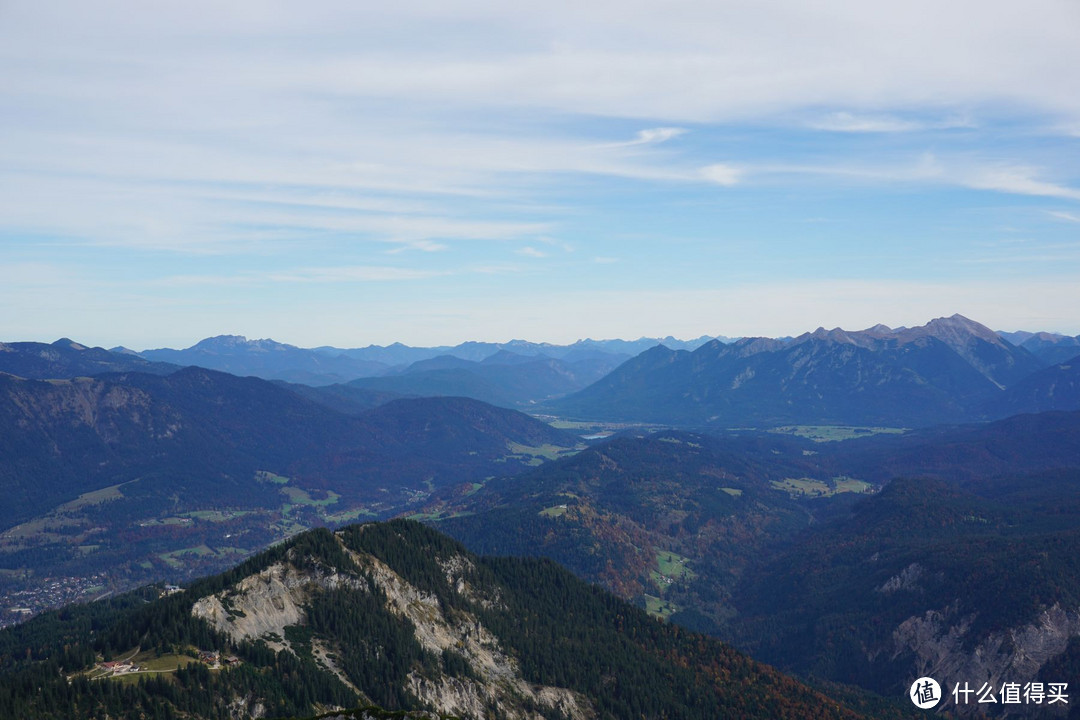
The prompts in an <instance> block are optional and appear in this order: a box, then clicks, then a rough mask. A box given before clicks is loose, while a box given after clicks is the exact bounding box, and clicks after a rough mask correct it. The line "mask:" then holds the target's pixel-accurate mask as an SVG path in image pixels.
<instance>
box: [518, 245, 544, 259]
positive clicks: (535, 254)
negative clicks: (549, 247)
mask: <svg viewBox="0 0 1080 720" xmlns="http://www.w3.org/2000/svg"><path fill="white" fill-rule="evenodd" d="M517 252H518V255H524V256H526V257H531V258H546V257H547V253H546V252H544V251H543V250H537V249H536V248H534V247H532V246H528V245H527V246H525V247H523V248H521V249H520V250H518V251H517Z"/></svg>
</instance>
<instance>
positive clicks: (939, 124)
mask: <svg viewBox="0 0 1080 720" xmlns="http://www.w3.org/2000/svg"><path fill="white" fill-rule="evenodd" d="M808 127H810V128H812V129H814V130H826V131H829V132H841V133H903V132H917V131H920V130H946V129H951V128H972V127H975V124H974V123H973V122H972V121H971V119H970V118H967V117H964V116H960V115H954V116H950V117H948V118H945V119H942V120H913V119H910V118H903V117H898V116H895V115H874V114H859V113H851V112H834V113H829V114H827V115H824V116H822V117H819V118H816V119H814V120H811V121H810V122H809V123H808Z"/></svg>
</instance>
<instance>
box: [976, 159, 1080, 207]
mask: <svg viewBox="0 0 1080 720" xmlns="http://www.w3.org/2000/svg"><path fill="white" fill-rule="evenodd" d="M1038 174H1039V173H1038V171H1037V170H1035V169H1033V168H1027V167H1019V166H1015V167H1012V166H1006V167H984V168H979V169H976V170H974V171H972V172H971V173H970V174H967V175H966V176H965V177H964V178H963V183H964V184H965V185H967V186H968V187H972V188H976V189H979V190H994V191H997V192H1005V193H1013V194H1017V195H1038V196H1042V197H1053V198H1065V199H1068V200H1080V189H1076V188H1072V187H1068V186H1066V185H1059V184H1057V183H1053V182H1048V181H1046V180H1040V179H1039V178H1038V177H1037V176H1038Z"/></svg>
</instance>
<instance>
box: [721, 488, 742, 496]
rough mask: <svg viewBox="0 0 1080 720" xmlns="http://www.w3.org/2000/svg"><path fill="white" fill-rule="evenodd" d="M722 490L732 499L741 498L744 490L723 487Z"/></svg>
mask: <svg viewBox="0 0 1080 720" xmlns="http://www.w3.org/2000/svg"><path fill="white" fill-rule="evenodd" d="M720 490H722V491H723V492H726V493H727V494H728V495H730V496H731V497H739V496H740V495H742V490H740V489H739V488H725V487H722V488H720Z"/></svg>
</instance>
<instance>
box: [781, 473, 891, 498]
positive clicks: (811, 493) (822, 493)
mask: <svg viewBox="0 0 1080 720" xmlns="http://www.w3.org/2000/svg"><path fill="white" fill-rule="evenodd" d="M772 486H773V487H774V488H776V489H777V490H783V491H784V492H786V493H787V494H788V495H791V496H792V497H830V496H832V495H838V494H840V493H845V492H854V493H872V492H873V491H874V486H873V485H871V484H870V483H868V482H865V481H863V480H856V479H855V478H849V477H845V476H840V477H835V478H832V479H831V480H815V479H813V478H785V479H783V480H773V481H772Z"/></svg>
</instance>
